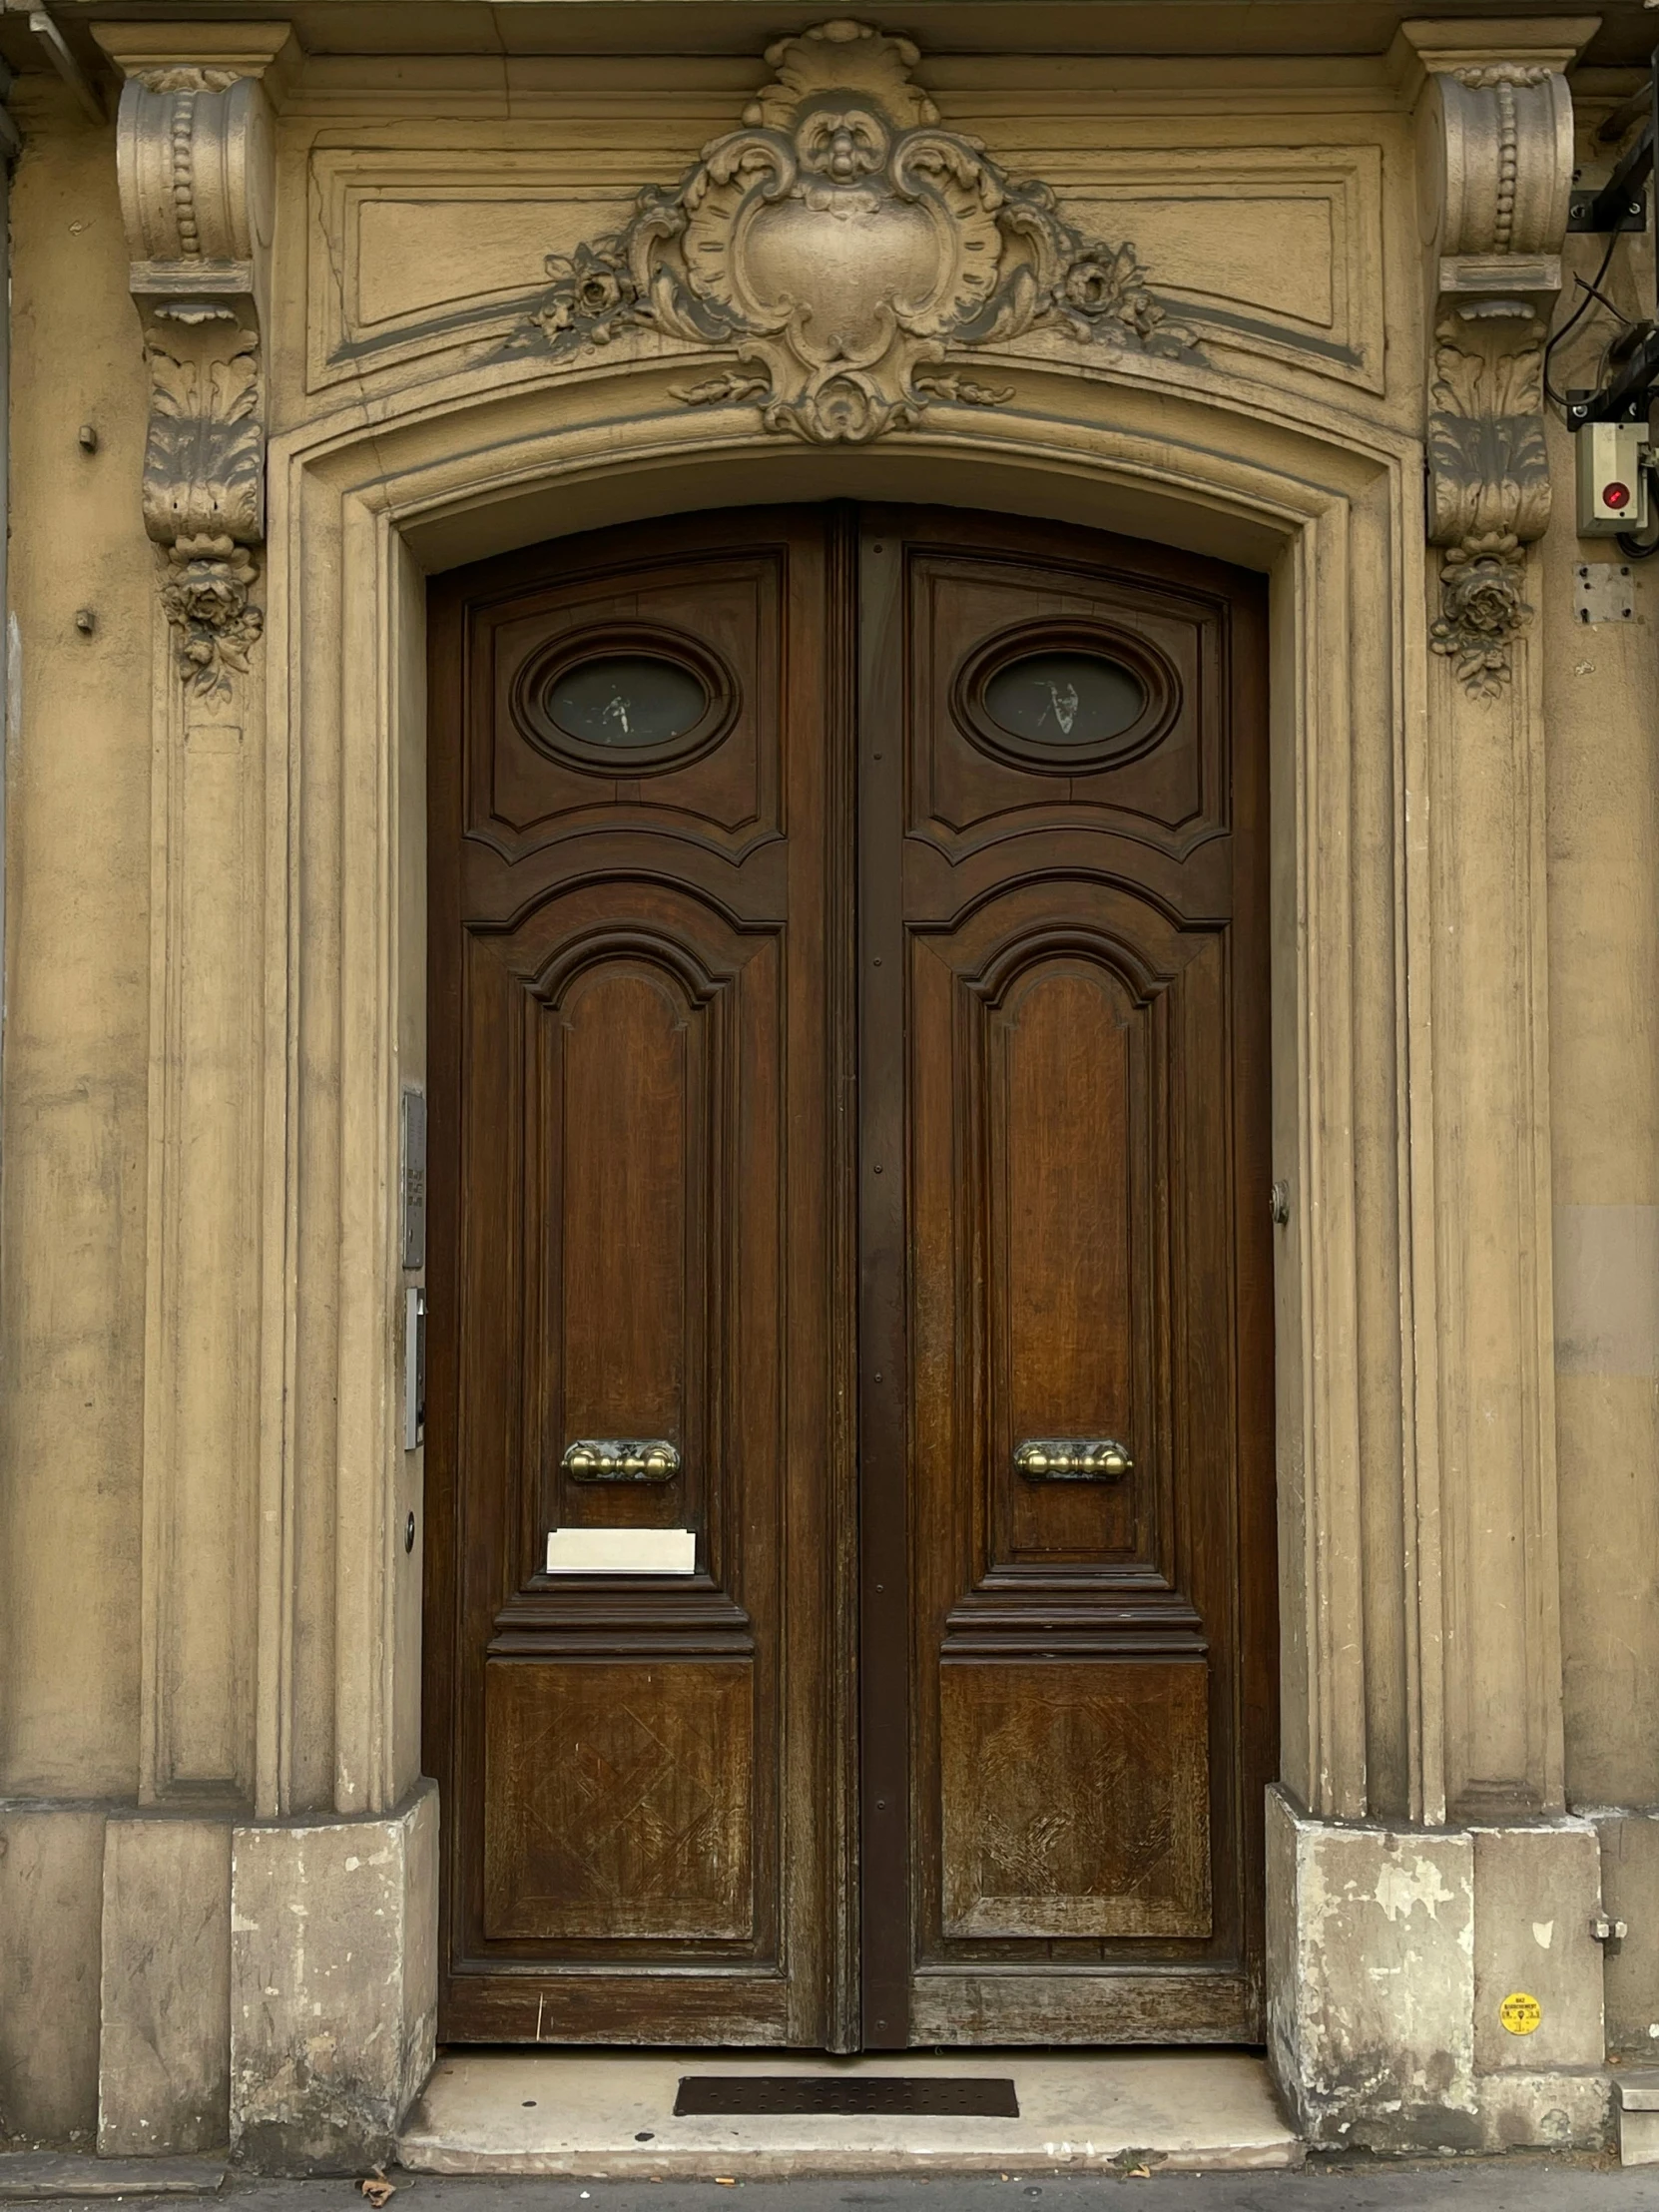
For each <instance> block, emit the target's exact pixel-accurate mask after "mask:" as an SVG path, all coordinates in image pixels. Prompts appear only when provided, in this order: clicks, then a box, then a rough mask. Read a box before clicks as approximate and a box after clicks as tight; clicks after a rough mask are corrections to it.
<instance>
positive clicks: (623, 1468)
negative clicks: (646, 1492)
mask: <svg viewBox="0 0 1659 2212" xmlns="http://www.w3.org/2000/svg"><path fill="white" fill-rule="evenodd" d="M559 1464H560V1465H561V1466H562V1467H563V1468H564V1470H565V1472H566V1474H568V1475H569V1476H570V1478H571V1480H572V1481H573V1482H672V1481H673V1480H674V1477H675V1476H676V1475H677V1474H678V1473H679V1472H680V1453H679V1450H678V1449H677V1447H676V1446H675V1445H673V1444H671V1443H670V1442H669V1440H668V1438H667V1437H666V1436H578V1437H577V1439H576V1441H575V1442H574V1443H572V1444H566V1446H565V1455H564V1457H563V1458H562V1459H561V1460H560V1462H559Z"/></svg>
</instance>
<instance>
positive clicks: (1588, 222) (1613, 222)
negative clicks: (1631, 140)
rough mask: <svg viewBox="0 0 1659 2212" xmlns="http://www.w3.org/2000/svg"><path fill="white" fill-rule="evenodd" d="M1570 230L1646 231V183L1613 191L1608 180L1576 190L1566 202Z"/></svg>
mask: <svg viewBox="0 0 1659 2212" xmlns="http://www.w3.org/2000/svg"><path fill="white" fill-rule="evenodd" d="M1639 143H1640V141H1638V144H1639ZM1567 229H1568V230H1569V231H1599V232H1603V233H1605V232H1608V231H1645V230H1646V229H1647V187H1646V185H1640V186H1638V187H1637V188H1636V189H1635V190H1634V191H1627V192H1622V193H1614V192H1613V188H1612V184H1611V182H1610V181H1609V183H1607V184H1605V185H1596V186H1594V187H1591V186H1588V185H1586V186H1585V187H1584V189H1583V190H1582V191H1575V192H1574V194H1573V196H1572V198H1571V199H1570V200H1569V201H1568V202H1567Z"/></svg>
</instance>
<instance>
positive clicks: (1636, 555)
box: [1613, 484, 1659, 561]
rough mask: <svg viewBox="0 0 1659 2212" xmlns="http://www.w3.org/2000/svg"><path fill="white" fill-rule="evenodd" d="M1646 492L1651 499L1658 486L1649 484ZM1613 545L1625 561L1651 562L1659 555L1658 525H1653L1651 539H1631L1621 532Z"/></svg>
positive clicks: (1627, 534) (1624, 532) (1629, 534)
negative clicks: (1656, 554)
mask: <svg viewBox="0 0 1659 2212" xmlns="http://www.w3.org/2000/svg"><path fill="white" fill-rule="evenodd" d="M1648 490H1649V496H1650V497H1651V496H1652V494H1653V492H1654V491H1656V490H1659V485H1654V484H1650V485H1649V487H1648ZM1613 543H1614V544H1615V545H1616V546H1617V547H1618V549H1619V551H1620V552H1621V553H1622V554H1623V555H1624V557H1625V559H1626V560H1627V561H1651V560H1652V558H1653V556H1654V554H1655V553H1659V524H1655V526H1654V532H1653V536H1652V537H1651V538H1648V539H1643V538H1638V537H1633V536H1632V535H1631V533H1630V532H1629V531H1628V530H1621V531H1620V532H1619V533H1618V535H1617V536H1616V537H1615V538H1614V540H1613Z"/></svg>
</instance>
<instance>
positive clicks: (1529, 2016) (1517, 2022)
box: [1497, 1989, 1544, 2035]
mask: <svg viewBox="0 0 1659 2212" xmlns="http://www.w3.org/2000/svg"><path fill="white" fill-rule="evenodd" d="M1497 2016H1498V2018H1499V2019H1500V2020H1501V2021H1502V2022H1503V2024H1504V2026H1505V2027H1506V2028H1507V2029H1508V2030H1509V2032H1510V2034H1511V2035H1530V2034H1531V2033H1532V2031H1533V2030H1534V2029H1535V2028H1536V2027H1537V2025H1538V2023H1539V2022H1540V2021H1541V2020H1542V2018H1543V2016H1544V2008H1543V2006H1542V2005H1541V2004H1540V2003H1539V2002H1538V2000H1537V1998H1536V1997H1529V1996H1528V1995H1527V1993H1526V1991H1525V1990H1524V1989H1511V1990H1510V1992H1509V1994H1508V1995H1507V1996H1506V1997H1505V1998H1504V2000H1503V2002H1502V2003H1501V2004H1500V2005H1499V2006H1498V2008H1497Z"/></svg>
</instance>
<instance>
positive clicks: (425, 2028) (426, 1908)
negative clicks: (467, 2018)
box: [231, 1783, 438, 2173]
mask: <svg viewBox="0 0 1659 2212" xmlns="http://www.w3.org/2000/svg"><path fill="white" fill-rule="evenodd" d="M437 1842H438V1800H437V1790H436V1788H435V1786H434V1785H432V1784H431V1783H427V1784H425V1785H423V1786H422V1787H421V1788H420V1789H419V1790H418V1791H416V1793H415V1794H414V1796H413V1797H411V1798H410V1799H409V1800H408V1802H407V1803H406V1804H405V1805H404V1807H403V1808H402V1810H401V1811H400V1812H399V1813H397V1814H395V1815H393V1816H391V1817H390V1818H387V1819H383V1820H359V1821H329V1822H326V1823H315V1824H298V1823H295V1824H293V1825H291V1826H281V1827H277V1826H273V1827H262V1828H239V1829H238V1830H237V1831H236V1834H235V1838H234V1841H233V1846H232V1859H231V2147H232V2150H233V2152H234V2154H235V2155H236V2156H237V2157H238V2158H240V2159H241V2160H243V2161H244V2162H245V2163H247V2164H248V2165H251V2166H256V2167H258V2168H259V2169H260V2170H261V2171H262V2172H265V2173H350V2172H361V2171H362V2169H363V2168H364V2166H368V2165H375V2164H378V2163H381V2162H383V2161H384V2160H385V2159H387V2158H389V2157H390V2155H391V2152H392V2147H393V2144H394V2143H395V2140H396V2136H397V2128H398V2123H399V2122H400V2121H401V2119H402V2117H403V2114H404V2112H405V2111H406V2110H407V2109H408V2107H409V2105H410V2103H411V2102H412V2101H413V2099H414V2097H415V2096H416V2094H417V2093H418V2091H419V2089H420V2087H421V2085H422V2083H423V2082H424V2081H425V2079H426V2076H427V2074H428V2073H429V2072H430V2071H431V2066H432V2059H433V2055H434V2048H435V2034H436V2022H437Z"/></svg>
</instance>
